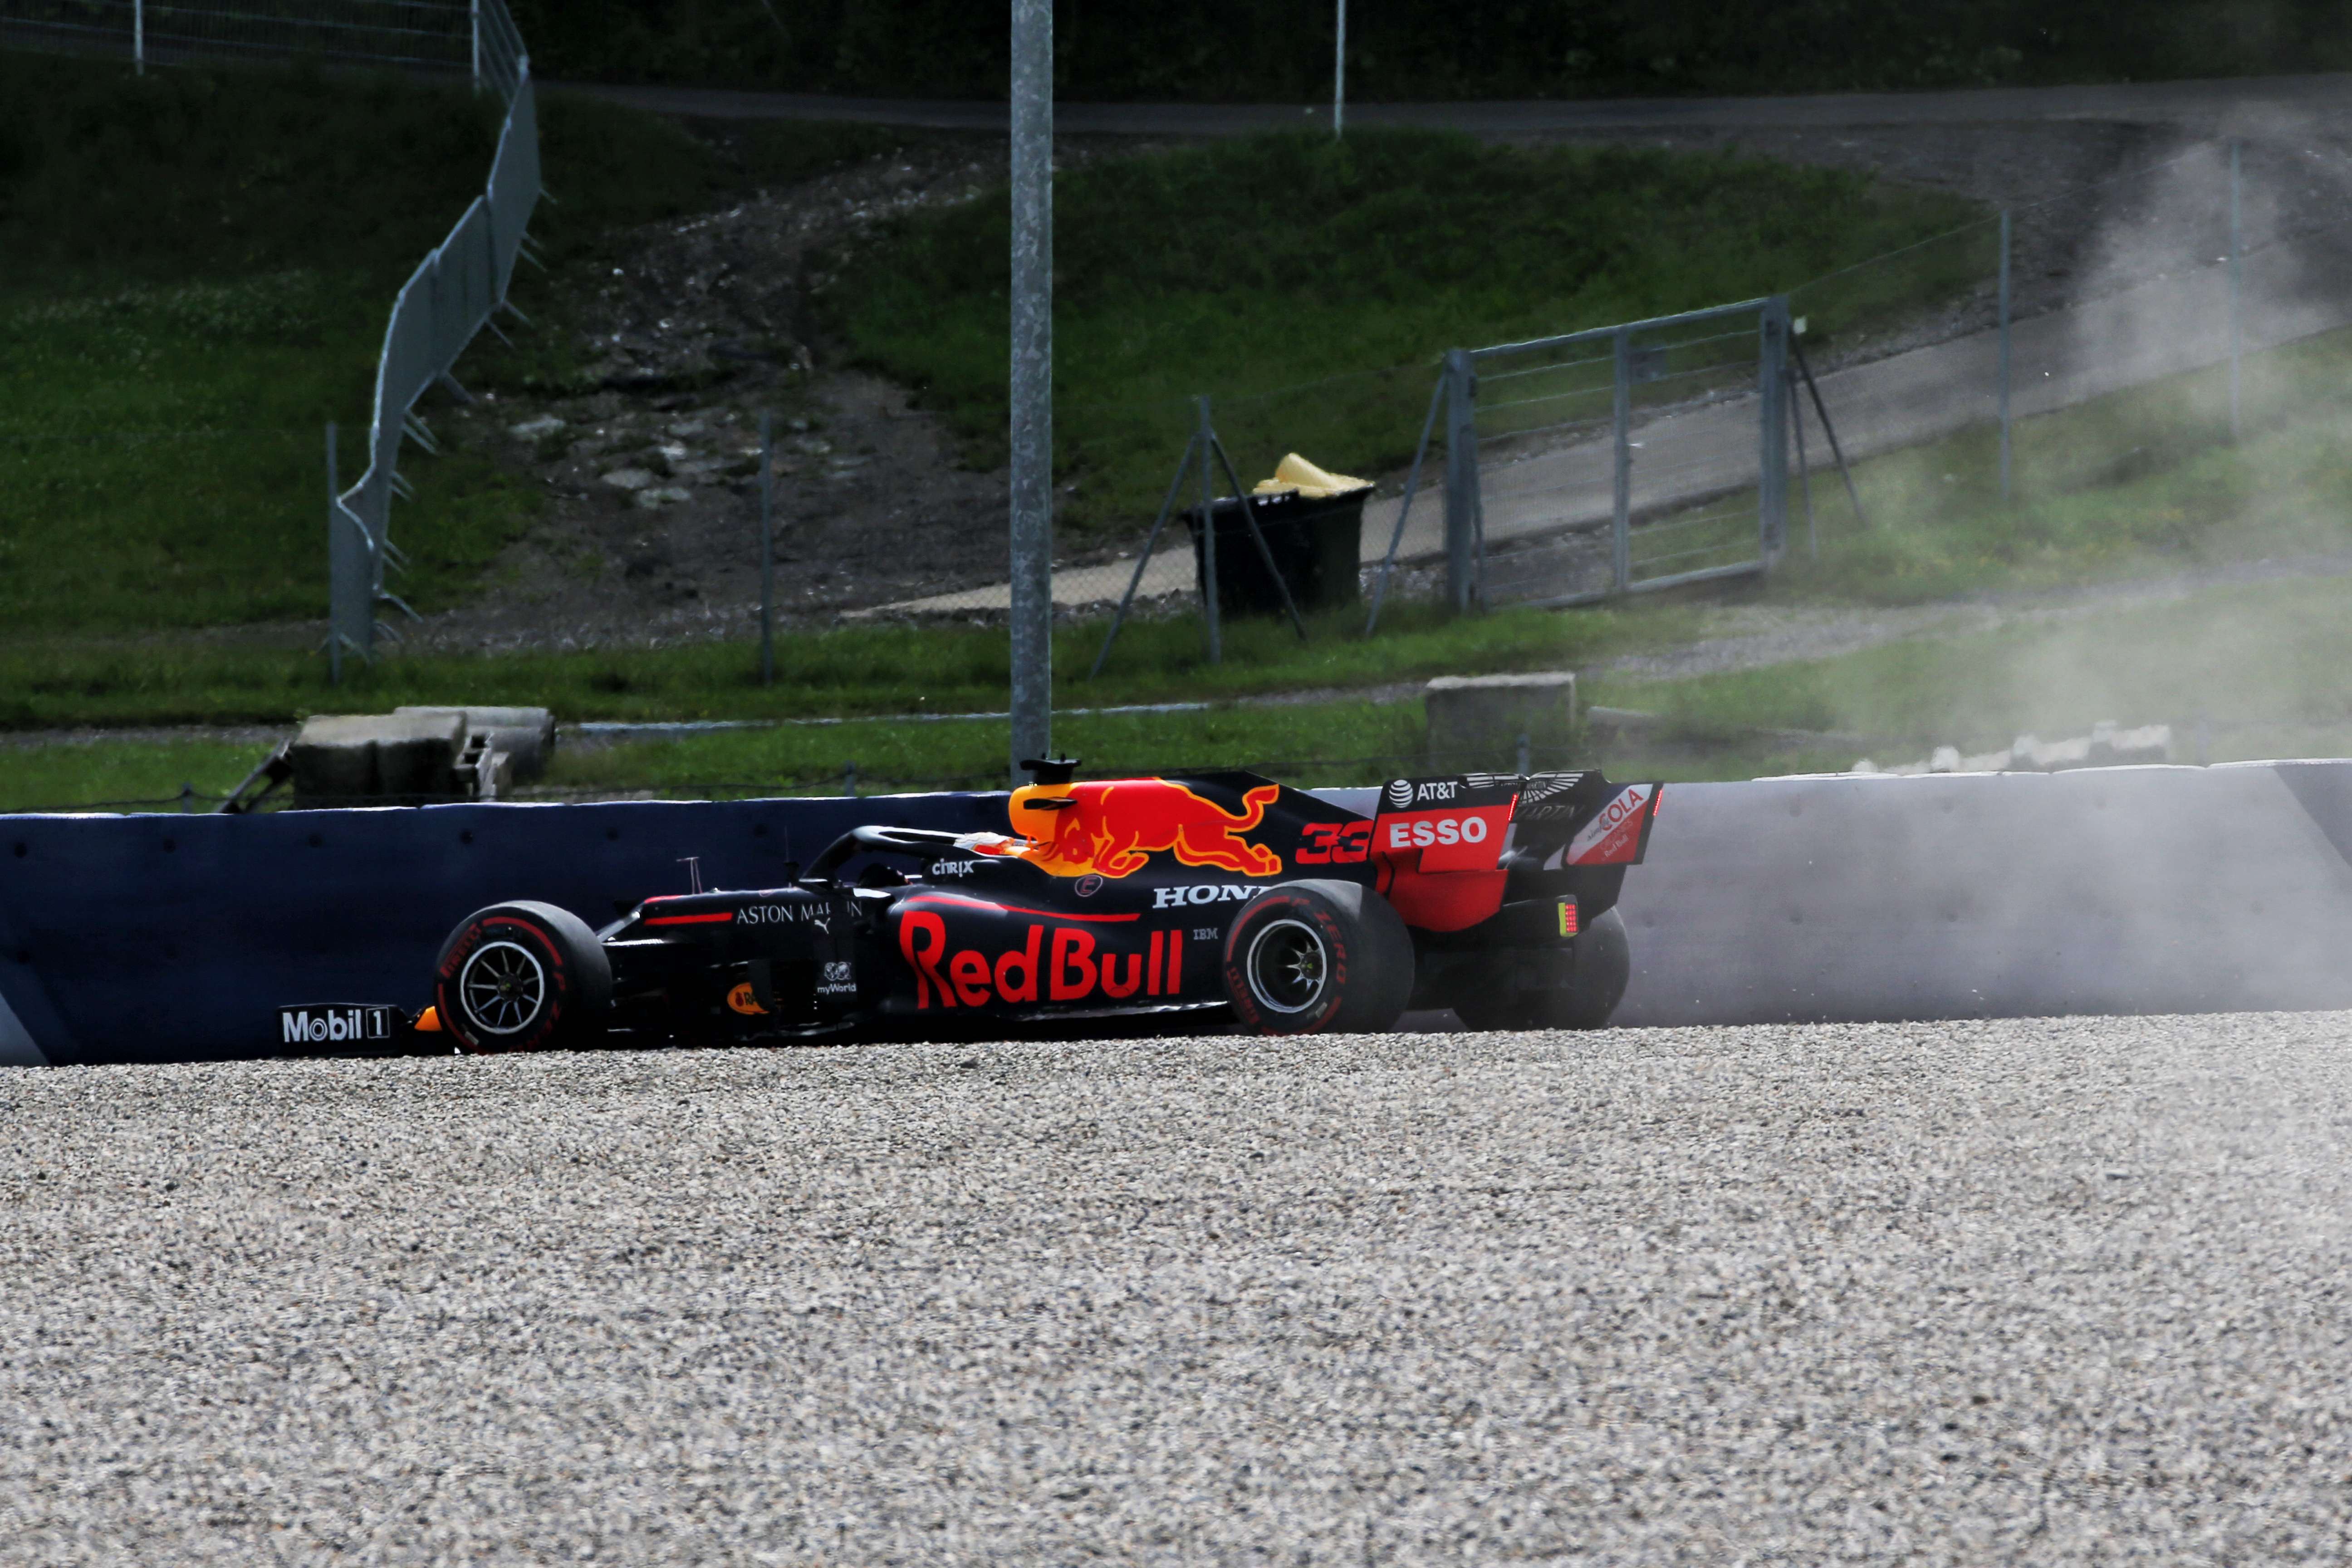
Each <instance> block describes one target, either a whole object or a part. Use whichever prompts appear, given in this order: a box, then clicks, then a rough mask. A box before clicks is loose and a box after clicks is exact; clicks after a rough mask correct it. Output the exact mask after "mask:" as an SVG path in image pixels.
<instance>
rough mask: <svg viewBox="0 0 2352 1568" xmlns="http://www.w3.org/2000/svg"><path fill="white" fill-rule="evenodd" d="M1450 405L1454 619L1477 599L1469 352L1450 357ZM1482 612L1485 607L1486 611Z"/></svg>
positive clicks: (1448, 500)
mask: <svg viewBox="0 0 2352 1568" xmlns="http://www.w3.org/2000/svg"><path fill="white" fill-rule="evenodd" d="M1445 377H1446V385H1447V388H1448V393H1449V403H1448V407H1447V411H1446V421H1445V593H1446V597H1447V598H1448V599H1450V600H1451V601H1452V602H1453V605H1454V614H1456V615H1467V614H1469V613H1470V609H1471V605H1472V602H1473V600H1474V599H1475V596H1476V588H1477V581H1478V577H1479V568H1480V566H1481V565H1482V564H1483V563H1481V562H1480V561H1478V560H1477V559H1476V556H1477V552H1478V546H1479V541H1480V537H1481V534H1482V532H1483V531H1482V530H1481V529H1480V527H1479V525H1478V402H1477V399H1478V374H1477V371H1476V370H1475V367H1474V366H1473V365H1472V363H1471V360H1470V351H1469V350H1467V349H1450V350H1448V351H1447V352H1446V355H1445ZM1479 607H1480V608H1484V607H1485V606H1483V605H1481V606H1479Z"/></svg>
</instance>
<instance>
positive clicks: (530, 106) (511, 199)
mask: <svg viewBox="0 0 2352 1568" xmlns="http://www.w3.org/2000/svg"><path fill="white" fill-rule="evenodd" d="M480 3H481V5H483V7H484V10H485V12H486V13H488V12H489V11H490V10H492V9H495V10H496V13H497V17H498V20H499V24H500V26H499V28H498V30H497V31H496V33H495V34H494V35H493V37H494V38H495V40H496V47H494V48H493V49H492V51H491V54H490V59H489V63H488V67H487V75H488V79H490V80H492V81H493V82H501V81H510V82H511V83H512V84H513V87H512V90H511V92H510V94H509V98H508V104H507V121H506V126H505V128H504V129H503V130H502V131H501V132H499V151H498V156H497V158H496V160H495V161H493V163H491V165H490V179H489V185H488V189H487V190H486V191H485V192H484V193H483V194H482V195H479V196H477V197H476V198H475V199H474V203H473V205H471V206H469V207H467V209H466V216H463V217H461V218H459V219H458V220H457V227H455V228H453V229H451V230H450V231H449V237H448V238H446V239H445V240H443V241H442V242H441V244H440V246H439V247H436V249H435V250H434V252H433V253H432V254H431V255H430V256H427V257H426V258H425V261H424V263H423V265H421V266H419V267H418V268H417V269H416V271H415V273H414V274H413V275H412V276H411V277H410V278H409V279H408V281H407V283H405V284H404V285H403V286H402V288H401V290H400V293H399V295H398V297H397V298H396V299H394V301H393V307H392V321H391V324H390V325H389V326H387V327H386V328H385V330H384V334H383V358H382V359H381V360H380V361H379V362H378V363H377V366H376V384H375V417H374V420H373V424H372V425H371V426H370V429H369V435H368V453H369V462H368V468H367V471H366V472H365V473H364V474H362V475H361V477H360V480H359V482H358V483H357V484H355V485H353V486H352V488H351V489H348V490H344V491H342V492H341V493H340V494H336V495H334V496H333V499H332V500H331V505H330V507H329V512H328V572H329V577H330V582H331V591H330V606H331V608H330V625H329V650H330V651H329V658H330V662H331V665H332V667H333V669H334V674H335V679H337V680H341V677H342V658H343V656H344V655H345V654H346V653H350V654H355V655H357V656H358V657H360V658H371V657H373V652H374V647H375V637H376V634H377V632H378V631H379V630H380V629H381V628H380V626H379V624H378V622H377V620H376V607H377V606H378V605H383V604H391V605H396V606H398V607H399V608H402V609H404V610H405V609H406V608H407V606H406V605H401V603H400V601H399V599H398V598H397V596H395V595H393V594H392V593H391V592H390V590H389V589H388V588H387V587H386V585H385V574H386V572H387V570H388V569H389V568H392V567H395V566H397V565H398V564H399V561H400V557H399V552H398V550H397V549H396V547H394V545H393V543H392V542H391V538H390V523H391V519H392V498H393V495H394V492H395V491H396V490H400V489H404V488H405V487H404V483H403V481H402V479H401V478H400V470H399V460H400V444H401V440H402V438H403V437H404V436H408V437H415V439H416V440H417V441H418V442H419V443H420V444H421V445H423V446H424V447H425V448H426V449H427V450H428V451H429V450H431V449H432V438H431V437H429V436H427V435H426V434H425V431H424V429H423V427H422V426H419V425H417V424H416V422H415V419H414V418H413V417H412V416H411V415H410V410H411V409H413V408H414V407H415V405H416V400H417V399H418V398H419V397H421V396H423V395H425V389H426V388H428V387H430V386H432V385H433V384H435V383H436V382H442V381H446V379H447V377H448V374H449V369H450V367H451V366H452V365H454V364H456V363H457V356H458V355H459V354H461V353H464V352H465V351H466V345H467V343H470V342H473V340H474V335H475V334H476V333H477V332H478V331H481V329H482V328H483V327H484V326H485V325H487V324H488V322H489V320H490V317H491V316H492V314H493V313H495V312H496V311H497V310H499V309H500V308H501V307H504V306H505V305H506V303H507V287H508V285H509V282H510V281H511V280H512V279H513V277H514V268H515V262H516V260H517V258H519V257H520V256H521V254H522V251H523V247H524V245H525V244H526V243H527V238H526V235H525V229H526V227H527V226H528V225H529V224H530V215H531V212H532V210H533V208H535V207H536V206H537V205H538V204H539V197H540V171H539V119H538V109H537V104H536V101H535V100H534V97H533V94H532V90H531V82H530V60H529V58H528V57H527V56H525V55H524V53H523V52H522V49H521V45H520V38H519V37H515V36H514V33H513V24H512V23H511V22H509V21H508V20H507V19H506V13H505V9H504V7H503V6H500V5H499V0H480ZM452 385H454V383H452ZM459 391H460V394H461V395H462V389H459ZM334 451H335V436H334V428H333V426H329V427H328V432H327V461H328V466H329V489H330V491H332V490H333V489H334V484H335V480H334V478H333V465H334ZM411 613H413V612H411Z"/></svg>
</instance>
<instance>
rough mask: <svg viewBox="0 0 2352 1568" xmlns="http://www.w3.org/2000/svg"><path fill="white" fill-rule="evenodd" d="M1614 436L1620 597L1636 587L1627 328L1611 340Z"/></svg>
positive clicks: (1613, 571)
mask: <svg viewBox="0 0 2352 1568" xmlns="http://www.w3.org/2000/svg"><path fill="white" fill-rule="evenodd" d="M1610 344H1611V347H1612V353H1611V355H1610V360H1611V365H1610V377H1611V382H1612V392H1613V396H1612V402H1611V405H1610V408H1611V414H1610V419H1611V436H1612V439H1613V440H1614V442H1615V443H1616V453H1615V458H1614V465H1613V477H1612V481H1611V490H1610V512H1609V583H1610V586H1611V587H1612V589H1614V590H1615V591H1616V592H1618V593H1620V594H1624V593H1630V592H1631V591H1632V590H1633V333H1632V332H1630V331H1626V330H1625V329H1624V328H1623V327H1620V328H1618V329H1617V332H1616V335H1615V336H1614V337H1612V338H1611V339H1610Z"/></svg>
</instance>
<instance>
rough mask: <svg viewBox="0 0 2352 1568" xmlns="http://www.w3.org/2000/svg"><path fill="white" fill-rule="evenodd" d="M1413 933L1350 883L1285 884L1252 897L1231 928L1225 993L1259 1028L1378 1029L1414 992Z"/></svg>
mask: <svg viewBox="0 0 2352 1568" xmlns="http://www.w3.org/2000/svg"><path fill="white" fill-rule="evenodd" d="M1412 963H1413V960H1412V933H1411V932H1409V931H1406V930H1405V925H1404V921H1403V919H1402V917H1400V916H1399V915H1398V914H1397V912H1396V910H1394V909H1392V908H1391V907H1390V905H1389V901H1388V900H1386V899H1383V898H1381V896H1380V895H1379V894H1378V893H1375V892H1373V891H1372V890H1371V889H1368V888H1364V887H1360V886H1358V885H1357V884H1356V883H1353V882H1333V881H1320V880H1318V881H1307V882H1286V883H1284V884H1283V885H1282V886H1280V887H1278V888H1269V889H1266V890H1265V892H1263V893H1260V894H1259V895H1258V896H1257V897H1256V898H1255V899H1253V900H1250V901H1249V902H1248V903H1247V904H1245V905H1244V906H1243V908H1242V912H1241V913H1240V914H1239V915H1238V916H1237V917H1235V919H1234V924H1233V929H1232V930H1231V931H1229V932H1227V933H1226V936H1225V955H1224V981H1225V994H1226V996H1227V997H1228V998H1229V999H1230V1000H1231V1001H1232V1002H1233V1005H1234V1015H1235V1016H1237V1017H1239V1018H1240V1020H1241V1021H1242V1022H1243V1023H1244V1025H1246V1026H1248V1027H1250V1028H1252V1029H1255V1030H1256V1031H1257V1032H1258V1033H1259V1034H1261V1035H1326V1034H1376V1033H1379V1032H1381V1031H1382V1030H1386V1029H1390V1028H1393V1027H1394V1026H1395V1025H1396V1021H1397V1018H1398V1016H1399V1015H1401V1014H1402V1013H1403V1011H1404V1008H1405V1004H1406V1003H1407V1002H1408V1001H1410V1000H1411V999H1412Z"/></svg>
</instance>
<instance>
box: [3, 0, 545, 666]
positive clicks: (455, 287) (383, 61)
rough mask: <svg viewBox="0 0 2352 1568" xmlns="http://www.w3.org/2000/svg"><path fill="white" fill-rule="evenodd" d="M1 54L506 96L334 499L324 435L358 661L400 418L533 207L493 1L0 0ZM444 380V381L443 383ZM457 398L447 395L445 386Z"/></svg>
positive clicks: (339, 620) (452, 350)
mask: <svg viewBox="0 0 2352 1568" xmlns="http://www.w3.org/2000/svg"><path fill="white" fill-rule="evenodd" d="M0 47H17V48H34V49H47V50H53V51H60V52H70V53H77V54H90V55H101V56H108V57H112V58H129V59H131V60H132V61H134V62H136V63H138V64H139V65H140V66H142V68H143V67H144V66H146V65H148V64H151V63H152V64H157V65H164V64H192V63H196V62H203V61H228V62H245V63H251V62H257V61H262V60H304V59H310V60H317V61H319V62H320V63H322V64H326V65H331V66H340V67H349V68H399V69H410V70H422V71H431V72H447V73H462V74H465V75H467V76H470V77H471V79H473V80H474V82H475V83H476V84H477V86H478V87H480V88H481V89H484V90H488V91H495V92H497V93H498V94H499V96H500V97H501V98H502V99H504V100H505V101H506V106H507V115H506V121H505V124H504V126H503V127H502V128H501V130H500V132H499V145H498V153H497V156H496V158H495V159H494V161H493V162H492V164H491V167H490V175H489V181H488V185H487V187H486V189H485V190H484V193H483V194H482V195H480V196H478V197H477V198H475V200H474V202H473V204H472V205H470V206H468V207H467V210H466V213H465V215H464V216H462V217H460V218H459V219H458V221H457V226H456V227H455V228H453V229H451V230H450V232H449V236H448V237H447V238H446V239H445V240H443V241H442V242H441V244H440V245H439V246H438V247H436V248H435V249H434V251H433V252H432V254H431V255H429V256H427V257H426V258H425V260H424V262H423V264H422V265H420V266H419V267H418V268H416V271H415V273H414V274H413V275H412V276H411V277H410V278H409V279H408V281H407V283H406V284H405V285H404V287H403V288H402V289H401V290H400V293H399V295H398V296H397V297H396V298H395V299H394V302H393V309H392V319H391V321H390V323H389V324H388V325H387V327H386V328H385V331H384V339H383V353H382V356H381V358H380V359H379V361H378V363H377V367H376V382H375V408H374V414H373V419H372V421H371V424H370V428H369V440H368V466H367V468H366V470H365V471H364V472H363V473H362V475H361V476H360V479H359V481H358V483H356V484H354V485H352V486H351V487H350V488H349V489H342V488H341V486H340V485H339V484H338V483H337V481H336V479H335V477H334V475H335V431H334V427H333V426H328V429H327V441H326V461H327V470H328V475H329V487H328V488H329V495H330V500H329V507H328V551H327V557H328V580H329V601H330V610H329V626H330V632H329V638H328V652H329V659H330V663H331V666H332V668H333V671H334V675H335V678H336V679H338V680H340V679H341V665H342V659H343V658H344V656H345V655H347V654H349V655H354V656H356V657H358V658H371V657H373V651H374V647H375V641H376V638H377V637H378V635H379V634H380V633H381V632H383V630H384V629H385V628H384V627H383V626H382V625H381V623H379V622H378V620H377V618H376V612H377V609H378V607H379V606H381V605H394V606H396V607H399V608H401V609H405V608H406V606H405V605H402V604H401V601H400V600H399V598H398V597H397V595H394V594H393V593H392V591H391V589H390V587H389V585H388V584H387V582H386V575H387V573H388V572H389V571H391V570H394V569H396V568H397V567H398V566H399V565H400V563H401V556H400V552H399V550H398V549H397V548H396V547H395V546H394V544H393V543H392V542H391V538H390V526H389V525H390V521H391V513H392V500H393V497H394V494H396V493H404V492H406V489H407V487H406V484H405V482H404V480H403V479H402V478H401V476H400V472H399V458H400V447H401V442H402V440H403V438H404V437H413V438H415V440H417V441H418V442H420V443H421V444H423V445H425V447H427V448H428V449H430V447H431V445H432V443H431V438H430V437H429V436H427V435H426V434H425V431H424V429H423V428H422V426H418V425H417V424H416V423H415V420H414V419H413V418H412V416H411V410H412V409H413V408H414V407H415V404H416V400H417V399H418V398H419V397H420V396H422V395H424V393H425V390H426V389H427V388H428V387H430V386H432V385H434V384H436V382H446V379H447V377H448V374H449V370H450V367H451V366H452V365H454V364H455V363H457V356H458V355H459V354H460V353H464V351H465V349H466V346H467V344H468V343H469V342H472V341H473V339H474V336H475V334H476V333H477V332H478V331H481V329H482V328H483V327H484V326H485V325H486V324H488V322H489V320H490V318H491V316H492V315H493V313H495V312H496V311H497V310H499V309H500V308H501V307H504V306H505V305H506V303H507V289H508V286H509V282H510V281H511V280H512V279H513V276H514V268H515V262H516V260H517V258H519V257H520V255H521V254H522V252H523V249H524V247H525V246H526V244H527V243H528V240H527V237H526V234H525V230H526V227H527V226H528V225H529V223H530V216H531V214H532V212H533V210H534V209H535V208H536V207H537V205H538V203H539V197H540V162H539V120H538V108H537V103H536V100H535V98H534V95H533V92H532V87H531V79H530V56H529V54H528V52H527V51H526V50H525V48H524V47H523V41H522V35H521V33H520V31H519V30H518V29H517V28H516V26H515V24H514V20H513V18H512V17H511V16H509V14H508V12H507V8H506V5H505V4H504V0H309V3H301V4H296V3H292V0H205V3H204V4H202V5H195V6H184V5H157V4H152V3H151V0H0ZM449 384H450V385H452V386H453V387H454V386H455V384H454V383H449ZM457 390H458V391H459V393H460V394H461V395H462V390H463V389H462V388H459V389H457Z"/></svg>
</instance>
